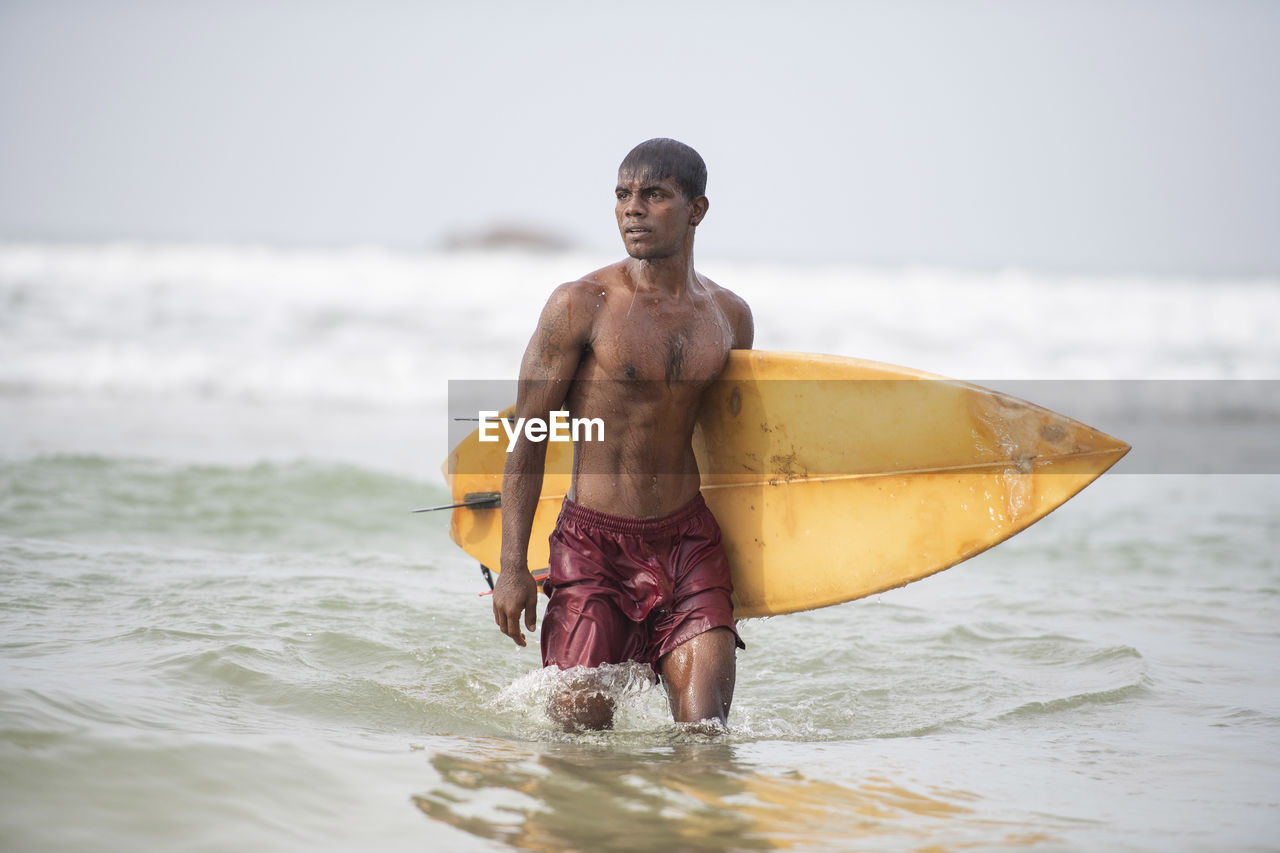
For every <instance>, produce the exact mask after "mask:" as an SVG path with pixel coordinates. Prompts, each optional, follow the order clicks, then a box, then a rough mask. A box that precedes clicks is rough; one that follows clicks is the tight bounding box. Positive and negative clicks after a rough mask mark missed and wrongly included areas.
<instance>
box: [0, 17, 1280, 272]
mask: <svg viewBox="0 0 1280 853" xmlns="http://www.w3.org/2000/svg"><path fill="white" fill-rule="evenodd" d="M652 136H673V137H676V138H678V139H681V140H683V141H685V142H688V143H689V144H691V145H693V146H694V147H695V148H697V149H698V150H699V151H701V152H702V154H703V156H704V157H705V158H706V160H707V163H708V166H709V169H710V181H709V184H708V195H709V197H710V198H711V211H710V214H709V216H708V218H707V221H706V223H705V224H704V226H703V227H702V228H701V229H700V231H699V238H698V239H699V249H698V252H699V256H700V257H702V258H708V257H715V258H728V259H743V260H770V261H806V260H812V261H818V262H833V261H841V262H843V261H849V262H856V263H872V264H895V265H896V264H912V263H919V264H930V265H940V266H955V267H978V268H999V267H1004V266H1010V265H1013V266H1022V267H1029V268H1033V269H1041V270H1046V271H1084V272H1091V271H1103V272H1144V273H1175V274H1193V275H1197V274H1209V275H1220V274H1245V275H1252V274H1259V273H1262V274H1276V273H1280V238H1278V237H1280V169H1278V168H1277V162H1278V161H1280V156H1278V153H1277V152H1280V3H1277V2H1265V0H1257V2H1242V0H1204V2H1177V0H1149V2H1148V0H1111V2H1089V0H1040V2H1021V0H1019V2H996V0H990V2H966V0H940V2H923V1H922V0H889V2H842V1H840V0H833V2H777V3H753V2H742V0H735V2H703V3H696V2H665V0H662V1H660V2H653V0H649V1H648V2H644V3H629V4H615V3H604V2H582V3H556V2H540V3H530V2H479V0H478V1H477V2H471V3H465V4H464V3H454V2H440V3H430V2H407V0H406V1H405V2H393V1H392V0H351V2H321V0H256V2H251V1H250V0H243V2H242V0H220V2H194V0H193V2H182V0H117V2H111V0H92V2H71V0H0V239H5V240H30V239H37V240H42V239H72V240H103V239H137V240H182V241H192V240H195V241H232V242H240V241H247V242H268V243H284V244H292V245H334V244H338V245H343V244H351V243H375V244H381V245H387V246H391V247H397V248H422V247H430V246H433V245H438V244H439V243H440V242H441V241H442V240H443V239H444V238H445V237H446V236H447V235H449V234H451V233H462V232H467V231H476V230H483V229H485V228H488V227H491V226H493V225H495V224H509V225H513V226H517V227H521V228H526V229H530V230H535V231H548V232H552V233H555V234H558V235H560V236H562V237H564V238H565V239H567V240H569V241H570V242H572V243H575V244H577V245H580V246H582V247H585V248H589V249H602V250H607V251H612V250H615V249H616V250H618V251H619V252H620V250H621V244H620V242H619V241H618V238H617V235H616V232H615V231H614V226H613V221H612V216H613V214H612V203H613V199H612V189H613V182H614V177H615V170H616V168H617V164H618V162H619V161H620V160H621V158H622V157H623V155H624V154H625V153H626V152H627V150H628V149H629V148H630V147H631V146H632V145H633V144H635V143H636V142H639V141H641V140H643V139H646V138H649V137H652Z"/></svg>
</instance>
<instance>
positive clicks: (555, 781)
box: [0, 245, 1280, 851]
mask: <svg viewBox="0 0 1280 853" xmlns="http://www.w3.org/2000/svg"><path fill="white" fill-rule="evenodd" d="M608 260H609V258H592V257H583V256H576V255H550V256H546V255H515V254H511V255H502V254H498V255H481V254H471V255H468V254H426V253H424V254H396V253H387V252H383V251H379V250H374V249H351V250H329V251H283V250H273V249H267V248H255V247H207V246H129V245H119V246H40V245H8V246H0V849H4V850H14V851H25V850H42V851H43V850H131V851H133V850H166V851H167V850H209V851H222V850H261V851H274V850H450V851H453V850H458V851H473V850H474V851H490V850H510V849H520V850H547V851H553V850H555V851H559V850H584V851H585V850H637V851H641V850H662V851H669V850H770V849H793V850H960V849H974V848H976V849H981V850H991V849H1029V850H1094V849H1110V850H1162V851H1163V850H1221V849H1233V850H1255V849H1256V850H1274V849H1280V664H1278V662H1280V465H1277V464H1276V460H1275V448H1274V445H1275V444H1276V442H1275V441H1274V440H1273V439H1271V436H1272V435H1274V434H1280V430H1276V427H1277V425H1280V402H1278V401H1277V399H1276V396H1275V391H1274V390H1273V388H1274V386H1275V384H1276V383H1275V382H1274V380H1278V379H1280V338H1277V336H1276V335H1275V334H1274V326H1275V319H1276V318H1277V317H1280V281H1274V280H1258V281H1218V280H1192V279H1187V280H1176V279H1144V278H1140V277H1114V278H1106V279H1101V278H1070V277H1052V276H1041V275H1033V274H1029V273H1020V272H1006V273H1000V274H978V273H957V272H949V271H943V270H923V269H921V270H912V269H907V270H872V269H859V268H842V267H764V266H741V265H733V264H717V263H714V262H710V261H708V262H704V263H703V264H702V268H703V271H704V272H706V273H708V274H710V275H711V276H712V277H713V278H715V279H717V280H718V281H720V282H721V283H722V284H725V285H727V286H730V287H732V288H734V289H735V290H737V291H738V292H739V293H741V294H742V295H743V296H744V297H746V298H747V299H748V301H749V302H751V303H752V305H753V307H754V308H755V313H756V323H757V345H758V346H759V347H761V348H769V349H793V350H810V351H820V352H833V353H839V354H845V355H856V356H861V357H866V358H873V359H878V360H882V361H889V362H894V363H900V364H908V365H911V366H913V367H918V368H922V369H925V370H931V371H935V372H937V373H941V374H945V375H950V376H957V377H960V378H966V379H974V380H982V381H989V382H990V383H994V384H997V385H999V384H1000V383H1006V382H1007V383H1011V384H1016V385H1017V388H1018V391H1019V393H1021V394H1022V395H1023V396H1028V397H1031V398H1033V401H1034V402H1045V403H1054V399H1052V398H1055V397H1061V396H1062V388H1063V387H1065V386H1067V385H1069V386H1071V387H1072V388H1073V389H1075V390H1074V391H1073V392H1072V393H1071V394H1069V395H1066V396H1067V397H1070V398H1071V401H1072V402H1071V403H1070V405H1071V406H1074V407H1079V408H1082V409H1085V410H1086V411H1077V409H1076V408H1068V407H1066V406H1062V407H1061V408H1062V410H1063V411H1064V413H1065V414H1068V415H1080V416H1082V417H1083V419H1085V420H1086V421H1090V422H1092V423H1093V425H1095V426H1099V427H1102V428H1104V429H1108V430H1109V431H1112V432H1113V433H1114V434H1116V435H1118V436H1119V437H1121V438H1126V439H1129V440H1131V442H1132V443H1134V445H1135V449H1134V452H1133V453H1132V454H1131V455H1130V457H1129V458H1126V460H1124V461H1122V462H1121V463H1120V465H1118V466H1117V467H1116V468H1115V469H1114V470H1113V471H1112V472H1111V473H1109V474H1107V475H1106V476H1104V477H1103V478H1102V479H1100V480H1099V481H1098V482H1096V483H1094V484H1093V485H1092V486H1090V487H1089V488H1088V489H1086V490H1085V491H1084V492H1083V493H1082V494H1081V495H1079V496H1078V497H1077V498H1075V499H1073V500H1072V501H1070V502H1069V503H1068V504H1066V505H1065V506H1063V507H1062V508H1061V509H1059V510H1058V511H1056V512H1055V513H1053V514H1052V515H1051V516H1049V517H1048V518H1047V519H1045V520H1044V521H1042V522H1040V523H1039V524H1037V525H1035V526H1033V527H1032V528H1030V529H1029V530H1027V531H1025V532H1024V533H1022V534H1020V535H1019V536H1017V537H1015V538H1014V539H1012V540H1010V541H1008V542H1006V543H1004V544H1003V545H1001V546H999V547H997V548H995V549H993V550H991V551H989V552H987V553H985V554H983V555H980V556H979V557H977V558H974V559H973V560H971V561H969V562H967V563H964V564H962V565H960V566H958V567H956V568H953V569H951V570H949V571H947V572H944V573H942V574H941V575H938V576H935V577H933V578H930V579H927V580H925V581H921V582H919V583H916V584H913V585H910V586H908V587H905V588H903V589H899V590H895V591H893V592H890V593H885V594H883V595H879V596H875V597H872V598H869V599H865V600H862V601H858V602H852V603H849V604H845V605H841V606H839V607H832V608H827V609H824V610H819V611H813V612H810V613H803V614H794V615H790V616H785V617H778V618H774V619H769V620H752V621H748V622H744V623H743V624H742V625H741V632H742V634H743V637H744V639H745V640H746V642H747V644H748V647H749V648H748V650H747V651H746V652H744V653H742V654H741V655H740V656H739V683H738V689H737V693H736V697H735V701H734V707H733V712H732V714H731V719H730V729H729V731H728V732H727V733H725V734H723V735H720V736H716V737H712V738H707V737H702V736H697V735H694V734H691V733H689V732H686V731H683V730H681V729H680V728H678V727H676V726H674V725H672V724H671V722H670V719H669V714H668V711H667V709H666V702H665V698H664V697H663V696H662V694H661V691H660V688H654V687H652V686H651V685H650V684H649V682H648V680H647V679H646V678H644V677H642V675H641V674H639V673H636V672H634V671H632V670H631V669H629V668H626V667H623V668H620V669H619V671H618V672H616V673H614V675H615V680H616V690H617V695H618V696H619V697H620V701H621V703H622V708H621V713H620V716H619V720H618V725H617V727H616V729H615V730H614V731H611V732H605V733H595V734H589V735H578V736H570V735H565V734H562V733H559V732H557V731H555V730H554V729H553V727H552V726H551V725H550V724H549V722H548V721H547V720H546V718H545V716H544V715H543V712H542V699H543V697H544V696H545V695H546V691H547V689H548V683H547V679H546V677H545V676H544V675H543V674H542V673H541V672H540V671H539V669H538V664H539V661H538V657H537V652H536V651H535V650H534V649H532V648H530V649H527V650H518V649H516V648H515V647H514V646H512V645H511V643H510V641H508V640H507V639H506V638H504V637H502V636H501V635H500V634H499V633H498V632H497V630H496V628H494V626H493V624H492V616H491V613H490V610H489V604H488V600H487V599H485V598H482V597H480V595H479V593H480V592H481V591H482V590H484V589H485V585H484V582H483V580H482V579H481V577H480V575H479V573H478V571H477V569H476V566H475V564H474V563H473V562H472V561H471V560H470V559H469V558H467V557H465V556H464V555H462V553H461V552H460V551H458V550H457V549H456V547H454V546H453V545H452V543H451V542H450V541H449V539H448V536H447V530H446V524H447V519H446V518H444V517H443V516H442V515H441V514H435V515H430V514H428V515H412V514H410V512H409V510H410V509H412V508H414V507H418V506H424V505H430V504H433V503H439V502H443V501H444V499H445V497H446V492H445V489H444V484H443V480H442V478H441V476H440V473H439V465H440V462H441V461H442V459H443V457H444V454H445V451H446V449H447V431H448V423H447V420H448V419H447V416H446V414H445V409H446V403H447V396H448V382H449V380H457V379H482V378H483V379H492V378H508V377H510V376H511V374H512V372H513V371H514V369H515V365H516V364H517V362H518V359H519V356H520V353H521V351H522V349H523V346H524V344H525V341H526V340H527V337H528V335H529V333H530V331H531V329H532V323H533V320H534V318H535V316H536V312H537V310H538V309H539V308H540V306H541V303H542V301H543V300H544V299H545V296H546V294H547V292H548V291H549V289H550V288H551V287H552V286H554V285H555V284H556V283H558V282H560V281H564V280H568V279H570V278H573V277H575V276H576V275H578V274H581V273H582V272H585V271H588V270H590V269H594V268H595V267H598V266H600V265H602V264H604V263H606V262H607V261H608ZM1068 380H1070V382H1067V381H1068ZM1139 380H1140V381H1139ZM1080 387H1083V388H1085V389H1086V390H1085V391H1084V392H1083V393H1080V392H1079V388H1080ZM1188 388H1190V389H1191V392H1190V393H1191V398H1190V401H1189V402H1188V399H1187V394H1186V393H1185V392H1186V391H1187V389H1188ZM1134 389H1141V390H1143V391H1144V393H1145V394H1146V397H1143V399H1144V400H1154V401H1155V402H1154V403H1153V404H1152V405H1153V410H1152V412H1151V413H1150V415H1151V416H1150V417H1148V418H1147V419H1146V422H1143V419H1142V418H1141V417H1140V416H1141V415H1142V414H1143V409H1144V407H1145V406H1146V405H1147V404H1146V403H1143V405H1141V406H1136V407H1135V406H1134V405H1129V406H1128V407H1126V406H1124V405H1118V404H1117V401H1120V402H1124V401H1126V400H1127V401H1130V402H1132V399H1133V396H1134V395H1133V393H1132V392H1133V390H1134ZM1170 389H1172V390H1170ZM1174 391H1176V392H1177V393H1173V392H1174ZM1041 394H1042V395H1043V396H1044V397H1046V398H1050V399H1036V398H1037V396H1038V395H1041ZM1222 399H1227V400H1228V401H1229V402H1228V403H1218V404H1214V403H1212V401H1214V400H1222ZM1205 401H1210V402H1209V403H1208V404H1206V402H1205ZM1242 401H1243V402H1242ZM1054 407H1055V408H1059V406H1058V405H1056V404H1055V405H1054ZM1135 408H1136V409H1137V411H1135ZM1091 419H1093V420H1091ZM1188 425H1190V426H1193V427H1194V431H1193V432H1192V433H1188V432H1186V429H1185V428H1187V427H1188ZM1130 430H1132V432H1130ZM1134 436H1140V437H1141V439H1142V440H1141V441H1139V440H1138V439H1137V438H1135V437H1134ZM1188 436H1191V437H1192V438H1194V441H1189V440H1188ZM1153 448H1155V449H1153Z"/></svg>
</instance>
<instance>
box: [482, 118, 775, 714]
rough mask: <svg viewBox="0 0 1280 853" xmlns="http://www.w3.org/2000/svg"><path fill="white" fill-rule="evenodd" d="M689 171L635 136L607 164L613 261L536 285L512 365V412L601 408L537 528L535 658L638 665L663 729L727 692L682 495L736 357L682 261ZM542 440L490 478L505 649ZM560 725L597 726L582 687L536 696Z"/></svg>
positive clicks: (708, 581)
mask: <svg viewBox="0 0 1280 853" xmlns="http://www.w3.org/2000/svg"><path fill="white" fill-rule="evenodd" d="M706 180H707V169H706V166H705V165H704V163H703V161H702V158H701V157H700V156H699V155H698V153H697V152H696V151H694V150H693V149H692V148H690V147H689V146H687V145H684V144H682V143H680V142H676V141H675V140H671V139H651V140H649V141H648V142H644V143H641V144H640V145H638V146H636V148H634V149H633V150H632V151H631V153H630V154H628V155H627V157H626V159H624V160H623V161H622V165H621V166H620V167H619V168H618V186H617V189H616V196H617V207H616V215H617V219H618V230H619V232H621V234H622V241H623V243H624V244H625V246H626V249H627V254H628V255H629V256H630V257H629V258H628V259H626V260H623V261H620V262H618V263H616V264H613V265H611V266H608V267H605V268H604V269H601V270H597V271H596V272H593V273H591V274H589V275H587V276H584V277H583V278H581V279H579V280H578V281H573V282H569V283H567V284H562V285H560V286H559V287H558V288H556V290H555V291H554V292H553V293H552V294H551V297H550V298H549V299H548V300H547V304H546V307H545V308H543V311H542V316H541V317H540V318H539V320H538V327H537V329H536V330H535V331H534V334H533V338H532V339H531V340H530V341H529V346H528V348H527V349H526V350H525V354H524V359H523V361H522V362H521V364H520V382H519V391H518V393H517V397H516V416H517V417H524V418H534V417H537V418H542V419H543V420H548V419H549V417H550V414H549V413H550V412H552V411H555V410H558V409H561V408H567V409H568V410H569V411H570V413H571V414H572V416H573V417H574V418H601V419H603V421H604V424H605V440H604V441H598V442H593V441H579V442H578V444H577V446H576V447H575V448H574V470H573V478H572V485H571V487H570V489H569V494H568V498H567V499H566V500H565V502H564V507H563V509H562V510H561V513H560V517H559V519H558V521H557V522H556V529H555V532H554V533H553V534H552V536H551V561H550V562H551V566H550V568H551V573H550V576H549V577H548V579H547V584H546V589H547V591H548V593H549V595H550V599H549V601H548V603H547V611H546V614H545V615H544V621H543V628H542V638H541V642H542V662H543V665H544V666H557V667H558V668H560V669H562V670H564V669H570V668H572V667H575V666H583V667H597V666H599V665H600V664H602V663H615V664H616V663H622V662H624V661H629V660H633V661H639V662H641V663H647V664H650V665H651V666H652V667H653V668H654V670H655V671H656V672H657V674H658V676H659V677H660V678H661V679H662V681H663V682H664V683H665V684H666V689H667V695H668V697H669V699H670V702H671V711H672V715H673V717H674V718H675V720H676V722H681V723H696V722H703V721H719V722H720V723H721V724H723V723H724V722H725V720H726V719H727V718H728V714H729V705H730V703H731V702H732V700H733V688H734V681H735V672H736V670H735V656H736V652H737V648H738V647H741V640H740V639H739V638H738V635H737V631H736V629H735V627H734V620H733V605H732V603H731V601H730V594H731V593H732V584H731V582H730V579H729V567H728V562H727V560H726V559H725V556H724V551H723V549H722V548H721V546H720V530H719V527H718V526H717V525H716V522H715V519H714V518H713V517H712V516H711V513H710V511H709V510H708V509H707V507H706V504H704V503H703V501H702V495H701V492H700V491H699V487H700V480H699V474H698V465H697V462H696V460H695V458H694V455H693V446H692V437H693V429H694V423H695V420H696V418H697V413H698V407H699V403H700V401H701V399H702V394H703V391H704V390H705V389H706V388H707V387H708V386H709V385H710V383H711V382H712V381H713V380H714V379H715V378H716V377H717V376H719V374H720V372H721V371H722V370H723V369H724V366H725V362H726V360H727V359H728V356H729V350H730V349H750V348H751V344H752V339H753V336H754V326H753V324H752V319H751V310H750V309H749V308H748V307H747V304H746V303H745V302H744V301H743V300H742V299H740V298H738V297H737V296H735V295H734V294H732V293H730V292H729V291H728V290H725V289H724V288H722V287H720V286H719V285H717V284H715V283H714V282H712V281H711V280H710V279H708V278H706V277H705V276H702V275H699V274H698V273H697V272H695V271H694V268H693V238H694V232H695V230H696V229H697V226H698V224H699V223H700V222H701V221H702V219H703V217H705V216H706V215H707V208H708V206H709V202H708V201H707V198H706V196H705V195H704V193H705V190H706ZM545 462H546V445H545V444H543V443H541V442H531V441H528V440H527V439H525V438H524V437H523V435H522V436H521V438H520V439H519V440H518V441H517V443H516V445H515V446H514V447H513V448H512V449H511V452H510V454H509V455H508V457H507V464H506V469H505V472H504V475H503V480H502V571H501V573H500V574H499V576H498V581H497V583H496V584H495V588H494V594H493V613H494V619H495V621H496V622H497V623H498V627H499V629H501V630H502V632H503V633H504V634H506V635H507V636H509V637H511V639H513V640H514V641H515V642H516V644H517V645H520V646H523V645H525V636H524V633H523V632H522V631H521V629H520V628H521V621H522V619H521V617H522V616H523V622H524V625H525V627H526V628H527V629H528V630H533V629H534V628H535V627H536V622H537V584H536V583H535V581H534V580H533V577H532V576H531V575H530V574H529V567H528V565H527V559H526V552H527V551H528V545H529V536H530V528H531V527H532V524H533V515H534V509H535V506H536V504H537V500H538V496H539V494H540V493H541V490H542V478H543V471H544V465H545ZM551 713H552V716H553V717H554V718H555V719H556V720H557V722H559V723H560V724H561V725H562V726H564V727H565V728H567V729H582V728H594V729H599V728H607V727H609V726H610V725H611V724H612V717H613V707H612V705H611V704H610V702H609V700H608V699H607V698H606V697H604V696H603V694H601V693H600V692H599V691H598V690H592V689H591V685H590V681H589V679H584V678H580V679H577V680H576V681H575V682H574V683H572V684H569V685H566V686H565V689H564V691H563V692H562V694H561V695H560V696H558V697H556V698H555V699H554V700H553V701H552V704H551Z"/></svg>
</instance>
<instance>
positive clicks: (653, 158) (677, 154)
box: [618, 139, 707, 201]
mask: <svg viewBox="0 0 1280 853" xmlns="http://www.w3.org/2000/svg"><path fill="white" fill-rule="evenodd" d="M618 177H619V179H621V178H623V177H626V178H627V179H628V180H629V181H639V182H641V183H655V184H656V183H658V182H660V181H661V180H662V179H663V178H671V179H673V180H674V181H675V182H676V184H678V185H679V187H680V191H681V192H683V193H684V200H685V201H693V200H694V199H695V198H697V197H699V196H702V195H706V192H707V164H706V163H704V162H702V157H701V156H700V155H699V154H698V152H697V151H694V150H693V149H692V148H690V147H689V146H688V145H685V144H684V143H683V142H677V141H676V140H674V139H650V140H649V141H648V142H641V143H640V144H639V145H637V146H636V147H635V148H632V149H631V153H630V154H628V155H627V156H626V157H625V158H624V159H623V161H622V165H621V166H619V167H618Z"/></svg>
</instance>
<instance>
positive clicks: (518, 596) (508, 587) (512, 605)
mask: <svg viewBox="0 0 1280 853" xmlns="http://www.w3.org/2000/svg"><path fill="white" fill-rule="evenodd" d="M522 612H523V613H524V624H525V627H526V628H527V629H528V630H530V631H532V630H533V629H534V628H536V627H538V582H537V581H535V580H534V579H533V575H531V574H529V570H528V569H507V570H506V571H505V572H499V573H498V580H497V582H496V583H494V585H493V621H495V622H497V623H498V630H500V631H501V632H502V633H504V634H506V635H507V636H508V637H510V638H511V639H513V640H515V641H516V645H517V646H524V645H525V641H524V632H522V631H521V630H520V614H521V613H522Z"/></svg>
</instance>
